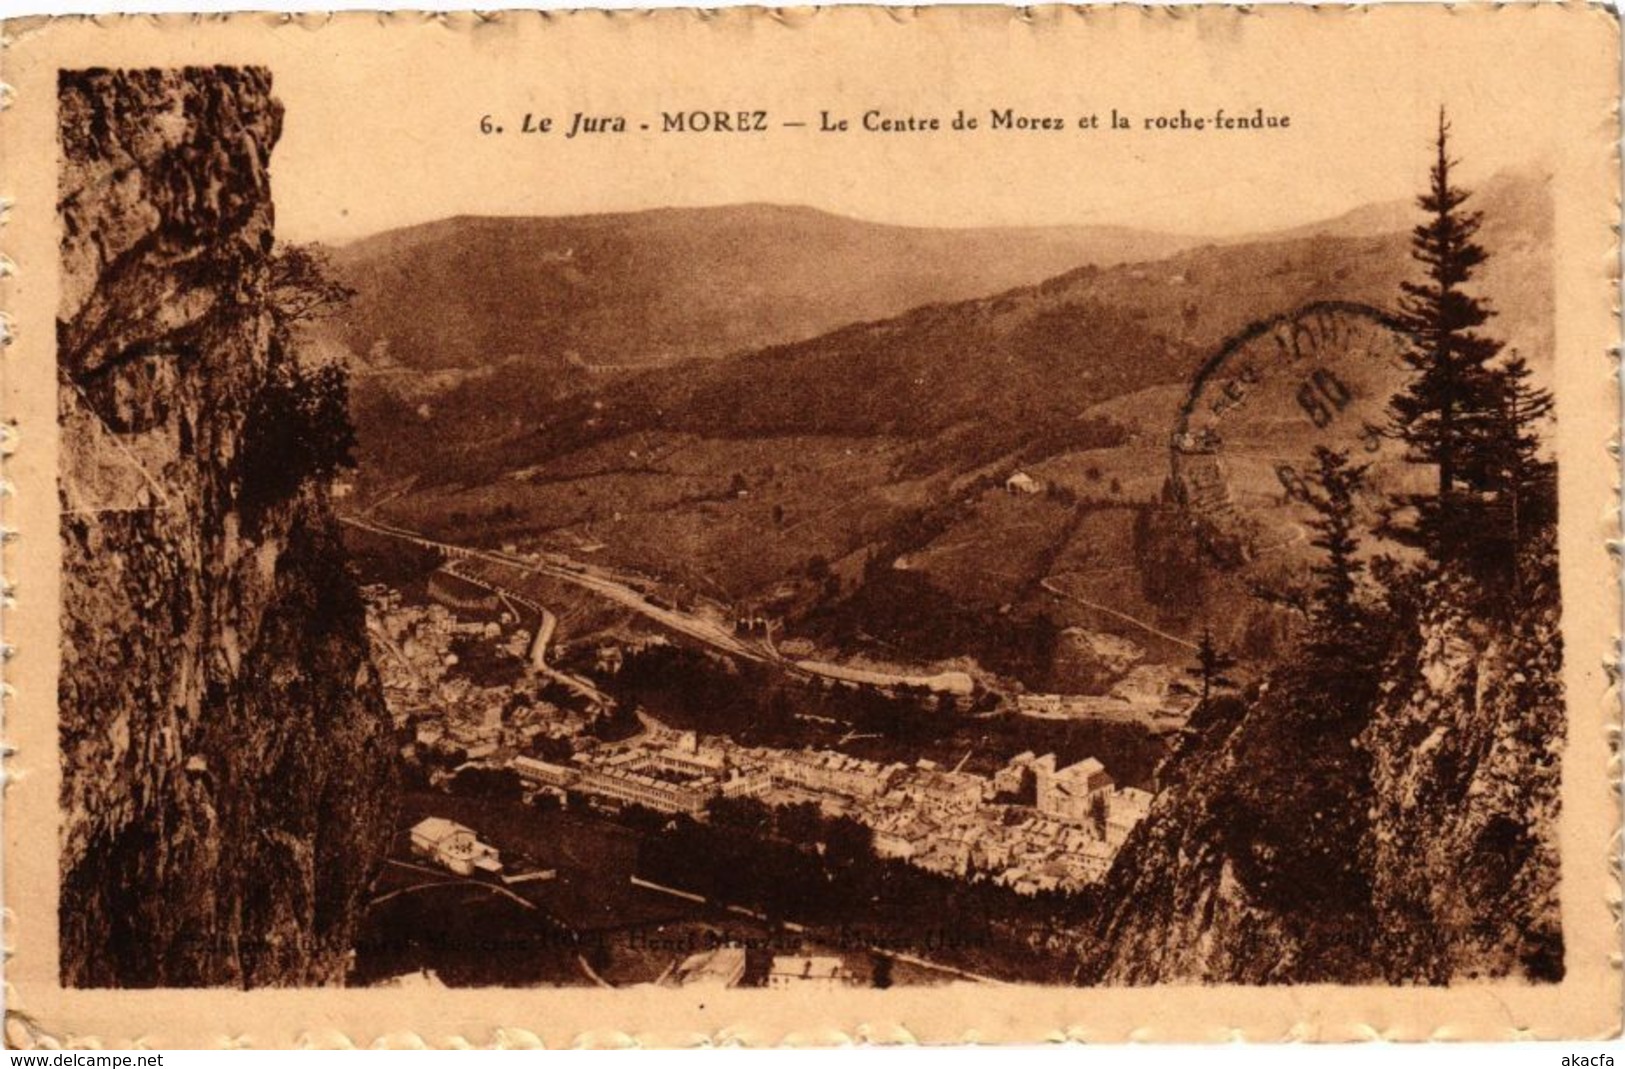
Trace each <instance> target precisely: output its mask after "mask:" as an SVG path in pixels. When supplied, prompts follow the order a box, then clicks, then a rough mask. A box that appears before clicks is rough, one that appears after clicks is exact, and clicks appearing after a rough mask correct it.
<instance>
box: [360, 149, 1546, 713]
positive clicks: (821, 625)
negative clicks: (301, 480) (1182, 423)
mask: <svg viewBox="0 0 1625 1069" xmlns="http://www.w3.org/2000/svg"><path fill="white" fill-rule="evenodd" d="M1476 202H1477V203H1478V204H1479V205H1482V206H1483V207H1484V208H1485V210H1486V220H1485V227H1484V231H1483V235H1482V236H1483V240H1484V243H1485V245H1486V246H1487V247H1488V249H1489V250H1490V252H1491V257H1492V258H1491V260H1490V261H1489V263H1488V264H1487V265H1486V268H1485V270H1484V271H1483V273H1482V276H1481V279H1480V280H1479V281H1480V285H1479V290H1480V292H1482V293H1484V294H1486V295H1488V296H1489V297H1490V298H1491V299H1492V301H1493V302H1494V304H1495V305H1496V307H1497V308H1498V309H1499V310H1500V315H1499V316H1498V318H1496V319H1495V320H1493V321H1492V327H1491V329H1493V331H1494V332H1495V333H1496V335H1497V336H1499V337H1501V338H1504V339H1506V340H1508V341H1509V342H1510V344H1511V345H1512V346H1513V347H1515V348H1518V349H1520V350H1521V351H1523V352H1524V353H1525V354H1526V355H1528V356H1529V357H1530V358H1531V362H1532V363H1533V365H1534V366H1535V367H1537V368H1543V367H1549V366H1550V356H1551V350H1552V330H1551V319H1552V314H1551V279H1552V273H1551V264H1550V238H1551V220H1550V201H1549V197H1548V196H1547V193H1546V191H1545V189H1544V188H1543V187H1542V186H1541V185H1540V184H1539V183H1538V182H1535V181H1530V180H1526V179H1519V178H1513V179H1504V180H1496V181H1492V182H1488V183H1485V184H1484V186H1483V188H1482V189H1481V191H1480V192H1479V194H1478V196H1477V197H1476ZM1379 214H1380V213H1379ZM1349 218H1350V217H1344V219H1343V221H1342V222H1341V223H1339V224H1338V225H1337V226H1336V227H1334V229H1337V230H1341V229H1344V228H1345V227H1347V226H1348V225H1349V224H1348V219H1349ZM1407 242H1408V237H1407V235H1406V234H1405V233H1404V232H1402V231H1390V232H1387V233H1379V234H1359V233H1355V234H1352V235H1341V236H1340V235H1337V234H1310V235H1300V236H1295V237H1289V238H1284V239H1268V240H1259V241H1252V242H1240V243H1232V244H1226V245H1207V246H1203V247H1200V248H1192V249H1187V250H1183V251H1180V252H1177V253H1175V254H1173V255H1170V256H1166V257H1162V258H1158V259H1147V260H1142V261H1137V262H1130V263H1124V264H1118V265H1114V266H1109V267H1096V266H1086V267H1081V268H1078V269H1075V270H1071V271H1068V272H1066V273H1064V274H1061V275H1058V276H1056V277H1054V278H1051V279H1049V280H1047V281H1044V282H1041V283H1038V284H1035V285H1029V286H1023V287H1018V288H1015V289H1010V290H1006V291H1004V292H1002V293H999V294H998V295H996V296H990V297H980V298H976V299H972V300H965V301H957V302H947V303H937V304H931V305H926V306H923V307H918V308H914V309H912V310H910V311H907V312H904V313H902V314H900V315H896V316H893V317H891V318H888V319H883V320H878V321H872V322H862V323H855V324H851V325H847V326H843V327H841V328H839V329H837V330H833V331H831V332H829V333H826V334H823V335H820V336H818V337H815V338H810V339H805V340H802V341H796V342H791V343H786V344H781V345H774V346H769V347H766V348H763V349H760V350H757V351H753V352H745V353H737V354H734V355H731V356H724V357H720V358H711V359H696V360H691V361H687V362H685V363H683V364H681V365H677V366H670V367H656V368H648V369H645V370H642V371H630V372H622V373H617V374H593V373H590V372H588V371H586V370H584V369H579V368H578V369H574V370H573V371H570V372H569V373H561V372H560V371H559V370H558V369H556V368H551V367H548V366H545V365H544V364H542V363H539V362H536V361H531V360H525V359H513V360H508V361H505V362H500V363H492V364H489V365H487V366H486V367H484V368H483V369H480V370H478V371H444V372H436V373H433V374H432V375H431V374H430V373H426V372H421V371H405V370H402V371H398V372H396V373H395V374H394V375H393V376H390V378H391V379H392V385H390V386H387V387H386V386H384V385H382V381H381V380H382V379H383V376H380V375H378V374H376V373H374V374H362V375H360V376H358V378H357V379H356V384H355V390H354V394H353V397H354V410H355V412H356V418H357V422H358V424H359V430H360V438H361V446H362V449H361V452H362V471H361V476H362V478H361V486H360V494H359V496H358V499H357V500H358V501H359V502H361V503H362V504H367V503H370V502H379V504H378V506H377V508H378V511H377V515H379V516H380V517H384V518H390V519H393V520H395V521H396V522H400V523H402V524H405V525H407V526H411V527H417V528H422V529H428V530H435V531H439V532H441V533H443V534H445V535H446V536H447V537H449V538H451V539H453V540H467V541H478V542H483V543H485V544H501V543H503V542H506V541H514V542H518V543H521V544H527V545H546V546H549V547H551V548H554V549H557V550H559V551H562V552H574V551H576V549H577V548H578V547H579V548H583V550H584V551H585V552H588V553H591V554H594V555H595V556H594V558H593V559H595V560H599V561H606V562H610V563H613V564H617V565H621V566H625V567H629V568H633V569H636V570H638V571H639V572H641V573H643V574H645V575H650V576H661V577H665V578H667V579H670V580H672V581H675V582H680V583H682V584H689V585H691V587H692V589H695V590H699V591H704V592H706V594H707V596H719V597H722V596H725V597H726V598H727V599H735V600H746V601H760V600H764V599H766V600H773V601H775V603H776V604H778V605H779V606H780V607H781V608H782V611H783V615H784V617H785V618H786V619H787V620H789V621H792V622H795V621H799V622H800V623H801V624H803V625H804V626H803V628H802V633H803V634H804V635H807V636H809V637H810V638H811V639H812V640H814V641H827V642H828V643H830V644H833V645H839V646H843V647H844V646H847V645H856V646H865V647H874V648H876V649H882V650H886V651H889V652H891V653H894V654H897V653H901V654H906V655H908V656H914V657H918V658H922V659H924V660H941V659H943V658H946V657H951V656H952V655H953V653H954V652H955V651H956V650H957V651H961V652H968V653H972V654H974V655H975V656H978V657H981V658H983V662H982V663H984V664H988V665H994V666H996V670H998V671H1001V672H1008V673H1010V674H1012V675H1018V676H1020V677H1022V678H1024V679H1026V680H1028V681H1029V682H1030V683H1031V684H1032V685H1035V686H1043V687H1050V688H1055V689H1066V688H1069V687H1074V686H1082V685H1084V683H1085V682H1087V681H1088V680H1093V679H1098V678H1103V677H1102V676H1101V673H1099V672H1097V670H1096V667H1095V666H1094V665H1093V662H1092V659H1098V658H1094V655H1093V654H1092V653H1090V649H1089V648H1085V647H1086V646H1088V641H1089V640H1087V636H1084V637H1083V639H1080V641H1081V642H1082V644H1081V645H1080V644H1078V643H1077V642H1073V640H1072V639H1071V638H1067V637H1066V636H1064V635H1063V636H1060V637H1057V636H1056V635H1055V634H1053V630H1054V625H1059V626H1061V627H1063V628H1066V627H1086V628H1089V629H1092V630H1108V631H1112V632H1114V633H1118V634H1121V635H1123V636H1124V637H1126V638H1127V639H1129V640H1132V641H1133V642H1135V643H1136V644H1138V645H1142V646H1146V647H1148V648H1156V649H1157V653H1156V655H1157V656H1158V657H1162V658H1164V663H1173V661H1177V660H1179V659H1180V658H1182V657H1183V656H1184V654H1183V653H1182V652H1181V649H1182V647H1178V648H1176V647H1177V643H1179V642H1180V641H1185V640H1188V639H1189V638H1190V637H1191V634H1192V632H1191V631H1190V628H1191V627H1193V626H1199V624H1200V620H1199V617H1200V616H1201V615H1203V614H1205V616H1206V618H1208V619H1212V620H1223V621H1226V631H1227V633H1226V634H1224V635H1221V636H1220V638H1221V639H1223V640H1224V641H1226V642H1228V643H1233V644H1235V645H1237V646H1244V647H1246V648H1248V649H1256V650H1268V649H1270V648H1272V645H1273V643H1274V642H1275V637H1272V636H1274V634H1275V625H1274V624H1272V623H1271V622H1270V621H1267V620H1266V621H1264V622H1263V623H1258V622H1257V621H1255V620H1253V619H1252V618H1250V617H1248V616H1247V614H1246V613H1244V612H1243V611H1242V608H1243V606H1244V604H1246V602H1245V600H1244V599H1243V598H1242V596H1241V594H1239V593H1237V590H1239V586H1238V587H1237V589H1236V590H1228V591H1227V590H1219V589H1217V588H1213V589H1209V590H1208V591H1207V592H1206V593H1205V594H1204V595H1203V596H1204V597H1205V598H1207V599H1208V601H1209V604H1208V605H1207V606H1205V607H1204V606H1199V605H1197V603H1196V601H1195V600H1194V599H1193V597H1192V596H1190V590H1189V587H1190V584H1189V583H1187V582H1185V580H1184V579H1183V578H1181V577H1182V576H1184V574H1185V571H1188V570H1189V567H1190V565H1189V563H1188V562H1184V561H1183V558H1182V557H1180V555H1179V546H1176V545H1174V544H1173V543H1172V542H1170V541H1169V540H1168V539H1166V538H1163V537H1161V535H1159V534H1158V528H1157V526H1156V522H1154V521H1156V516H1155V515H1154V514H1155V513H1156V512H1157V509H1158V506H1159V499H1160V494H1161V490H1162V488H1163V486H1164V482H1165V479H1166V477H1167V475H1168V472H1169V467H1168V452H1167V448H1168V441H1169V438H1168V436H1169V434H1170V432H1171V430H1172V427H1173V420H1174V416H1175V413H1176V409H1177V407H1178V404H1179V402H1180V399H1181V398H1182V397H1183V396H1184V392H1185V389H1186V387H1187V386H1188V384H1189V382H1190V380H1191V376H1192V374H1193V372H1194V371H1195V370H1196V369H1197V368H1198V367H1199V366H1200V365H1201V363H1202V362H1203V360H1204V359H1206V358H1207V357H1208V356H1209V355H1211V354H1212V353H1214V352H1215V351H1216V350H1217V349H1218V348H1219V347H1220V346H1221V345H1222V344H1223V343H1224V341H1225V340H1226V339H1227V338H1230V337H1231V336H1233V335H1236V334H1237V333H1238V332H1241V331H1243V330H1244V329H1245V328H1247V327H1248V326H1249V325H1250V324H1253V323H1255V322H1257V321H1260V320H1264V319H1267V318H1269V317H1272V316H1275V315H1278V314H1281V313H1286V312H1291V311H1293V310H1296V309H1299V308H1302V307H1303V306H1305V305H1308V304H1311V303H1315V302H1323V301H1336V302H1363V303H1367V304H1371V305H1376V306H1380V307H1383V308H1392V306H1393V304H1394V300H1395V297H1396V295H1397V294H1398V292H1399V283H1400V281H1401V280H1402V279H1406V278H1411V277H1414V274H1415V271H1414V265H1413V263H1412V261H1411V259H1410V256H1409V251H1408V244H1407ZM1395 374H1396V375H1399V374H1400V372H1398V371H1396V372H1395ZM431 379H434V380H436V381H439V380H444V381H439V384H438V385H436V386H435V388H434V389H433V390H431V391H428V392H427V393H420V394H415V395H408V394H406V393H405V392H404V391H403V390H402V389H401V388H400V382H398V381H393V380H403V381H406V382H410V383H413V384H415V385H417V386H423V385H426V384H427V383H428V382H429V381H430V380H431ZM1394 385H1397V383H1392V384H1389V388H1392V386H1394ZM1378 389H1381V387H1380V386H1378ZM1287 396H1290V393H1288V394H1287ZM1373 396H1376V394H1375V393H1373ZM1291 415H1292V416H1293V417H1294V419H1293V420H1287V421H1283V423H1282V425H1283V427H1289V428H1291V427H1296V423H1297V421H1296V417H1298V416H1299V415H1300V413H1298V411H1297V409H1296V406H1295V405H1293V407H1292V410H1291ZM1305 425H1306V426H1307V424H1305ZM1294 433H1295V432H1294ZM1304 433H1308V432H1304ZM1293 444H1300V445H1302V444H1303V443H1291V442H1288V443H1286V445H1289V446H1290V445H1293ZM1307 448H1308V446H1307V445H1304V450H1303V451H1306V450H1307ZM1293 455H1296V454H1293ZM1018 469H1019V470H1026V471H1028V472H1030V473H1032V474H1033V475H1036V476H1037V477H1039V478H1040V479H1042V480H1044V482H1045V484H1046V485H1047V488H1048V489H1047V491H1046V493H1045V494H1044V495H1043V496H1041V497H1026V496H1020V495H1011V494H1008V493H1005V492H1004V490H1003V489H1002V488H1001V487H1002V485H1003V481H1004V479H1005V478H1007V477H1008V476H1009V475H1011V474H1012V473H1013V472H1014V471H1016V470H1018ZM1263 470H1264V471H1265V472H1266V474H1268V475H1270V476H1271V479H1273V472H1272V471H1271V470H1270V469H1268V468H1267V467H1266V468H1264V469H1263ZM1253 489H1255V490H1256V489H1258V488H1256V487H1254V488H1253ZM1264 489H1265V490H1270V489H1271V488H1270V487H1266V488H1264ZM1261 492H1262V491H1261ZM1266 496H1267V495H1266ZM1260 507H1263V508H1266V509H1267V508H1268V507H1270V506H1269V501H1268V500H1264V501H1262V502H1261V503H1260ZM1270 544H1271V545H1273V544H1274V543H1273V540H1271V543H1270ZM1283 544H1285V543H1283ZM1272 560H1273V558H1272ZM1280 564H1281V567H1283V568H1289V567H1291V566H1294V564H1293V562H1292V561H1291V560H1288V559H1285V558H1284V557H1283V559H1282V560H1281V562H1280ZM1181 569H1184V571H1182V570H1181ZM1153 573H1154V574H1153ZM1156 575H1160V576H1161V577H1162V578H1161V579H1160V580H1157V579H1155V576H1156ZM1232 585H1235V584H1232ZM922 605H929V606H933V610H932V611H931V612H917V611H914V610H913V609H912V608H909V611H908V612H907V613H906V614H904V615H903V616H899V614H898V613H897V612H896V611H895V610H896V609H897V607H899V606H905V607H913V606H922ZM1099 606H1105V608H1106V609H1109V610H1111V611H1112V612H1114V613H1116V614H1117V615H1115V616H1112V615H1109V614H1105V613H1103V611H1101V610H1100V609H1099ZM1124 614H1126V615H1124ZM1193 621H1195V622H1194V623H1193ZM922 626H923V627H928V628H930V629H934V630H932V632H931V633H929V634H926V633H923V632H921V633H916V632H919V631H920V628H921V627H922ZM1023 627H1026V628H1028V631H1023V630H1022V628H1023ZM792 630H794V627H793V626H792ZM1029 631H1030V635H1029ZM1170 635H1171V636H1175V637H1174V638H1173V639H1172V642H1173V644H1174V645H1173V646H1170V645H1169V639H1168V636H1170ZM1020 636H1029V637H1031V641H1028V638H1027V637H1020ZM1046 636H1047V637H1046ZM1006 638H1008V639H1010V641H1008V642H1005V646H1006V647H1008V648H1003V647H1000V648H995V646H996V645H997V643H993V644H991V645H990V642H992V640H995V639H997V640H1000V641H1002V640H1003V639H1006ZM978 643H979V644H980V645H979V647H977V644H978ZM1045 643H1048V644H1049V645H1052V646H1054V647H1055V649H1054V653H1053V656H1050V655H1048V654H1046V655H1045V656H1044V657H1040V658H1038V661H1032V660H1031V659H1026V660H1024V658H1025V657H1026V654H1027V652H1029V647H1033V648H1036V647H1037V646H1039V645H1043V644H1045ZM1068 643H1071V645H1068ZM973 647H977V648H973ZM1091 648H1092V647H1091ZM1169 658H1171V659H1172V660H1168V659H1169ZM1038 662H1045V663H1038ZM1071 663H1075V667H1073V668H1066V667H1064V666H1065V665H1066V664H1071ZM1046 664H1047V665H1048V666H1049V667H1046ZM1057 665H1060V666H1062V667H1060V668H1057V667H1055V666H1057Z"/></svg>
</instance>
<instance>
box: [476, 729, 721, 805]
mask: <svg viewBox="0 0 1625 1069" xmlns="http://www.w3.org/2000/svg"><path fill="white" fill-rule="evenodd" d="M508 767H509V768H511V769H513V770H514V771H515V772H517V773H518V774H519V779H520V781H521V782H522V783H524V784H525V786H526V788H527V789H529V790H530V791H531V792H532V793H556V794H564V795H567V794H568V792H571V791H574V792H576V793H578V794H582V795H586V796H587V797H589V798H592V799H594V800H595V801H599V802H601V803H608V804H609V805H611V806H627V805H640V806H643V807H644V808H646V809H653V810H655V811H656V812H659V813H686V814H688V815H690V816H699V815H700V814H701V813H703V812H705V807H706V806H707V805H708V804H709V803H710V801H711V799H713V798H715V797H717V796H718V795H719V794H722V793H723V788H724V784H725V780H726V779H727V774H728V765H727V759H726V757H725V756H724V755H723V754H722V753H720V752H719V751H717V750H714V749H710V748H701V747H700V746H699V743H698V738H697V737H696V736H695V735H694V734H693V733H692V732H687V733H683V734H682V735H679V736H678V737H677V738H675V739H672V738H667V737H664V733H662V734H661V735H660V736H654V737H651V736H645V737H644V738H643V739H640V740H638V741H636V742H633V743H629V744H626V745H600V746H592V747H587V748H584V749H582V750H579V751H577V752H576V754H575V755H574V756H573V758H572V759H571V761H570V762H569V763H568V764H560V763H558V762H553V761H544V760H541V759H539V758H534V757H523V756H522V757H516V758H514V759H513V760H512V761H510V762H509V763H508Z"/></svg>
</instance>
